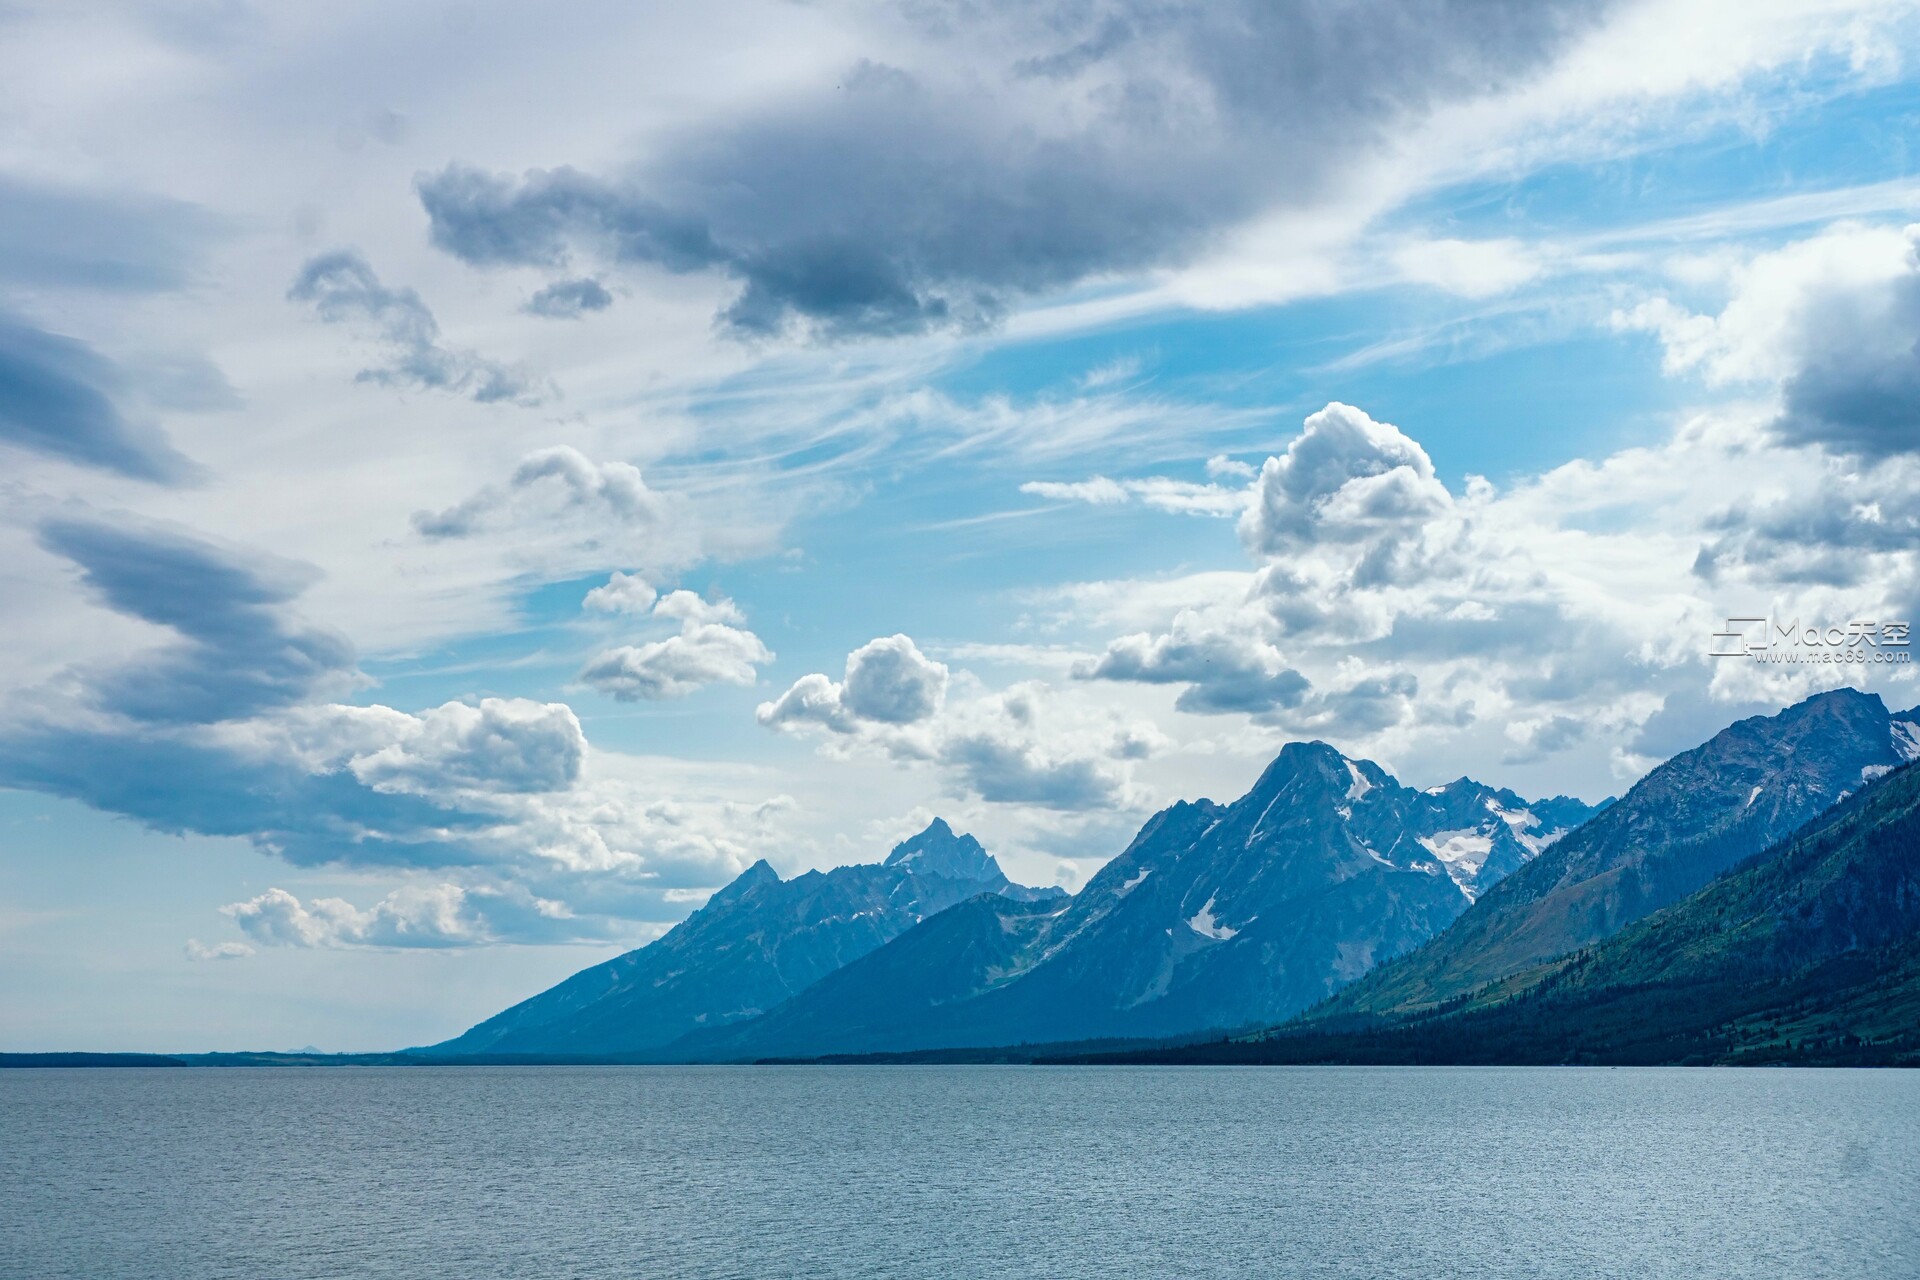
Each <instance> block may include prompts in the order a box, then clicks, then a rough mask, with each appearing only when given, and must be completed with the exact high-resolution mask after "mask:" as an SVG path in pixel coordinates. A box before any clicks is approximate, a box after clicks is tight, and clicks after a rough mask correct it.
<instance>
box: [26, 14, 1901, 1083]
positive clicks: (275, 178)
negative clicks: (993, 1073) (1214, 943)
mask: <svg viewBox="0 0 1920 1280" xmlns="http://www.w3.org/2000/svg"><path fill="white" fill-rule="evenodd" d="M1917 9H1920V5H1916V4H1912V3H1892V2H1887V3H1880V2H1877V0H1859V2H1857V3H1855V2H1848V0H1828V2H1815V0H1801V2H1794V3H1787V2H1782V0H1742V2H1740V3H1733V2H1731V0H1662V2H1660V3H1567V2H1563V0H1481V2H1477V3H1470V2H1468V0H1453V2H1449V0H1376V2H1374V3H1367V4H1347V3H1334V2H1333V0H1292V2H1289V3H1281V4H1266V3H1261V4H1251V3H1249V4H1241V3H1237V2H1235V0H1222V2H1216V3H1210V4H1204V5H1200V4H1194V5H1182V4H1162V3H1152V4H1146V3H1139V2H1137V0H1072V2H1070V3H1062V4H1058V5H1053V6H1030V5H1012V4H1005V5H1003V4H997V3H993V2H992V0H967V2H959V0H956V2H954V3H940V2H939V0H911V2H909V3H904V4H897V5H872V4H846V3H834V2H831V0H823V2H821V3H809V4H797V3H755V2H742V3H737V4H730V5H706V6H634V5H625V4H612V3H594V2H586V3H581V4H576V5H571V6H567V7H566V8H565V9H564V10H563V11H556V10H554V9H552V8H551V7H549V6H535V5H526V4H518V5H514V4H503V3H482V2H479V0H472V2H468V0H461V2H457V3H456V2H443V0H423V2H422V3H418V4H410V5H404V6H396V5H391V4H379V5H377V4H370V3H357V2H355V0H334V2H333V3H328V4H317V3H303V2H300V0H287V2H283V3H275V4H271V5H268V4H251V3H246V2H245V0H206V2H200V0H154V2H152V3H137V2H135V0H125V2H124V3H108V2H99V3H89V2H86V0H81V2H75V0H61V2H60V3H40V2H38V0H13V2H10V3H5V4H0V1050H36V1049H75V1050H83V1049H85V1050H91V1049H123V1050H159V1051H167V1050H178V1051H186V1050H198V1049H212V1048H224V1049H293V1048H301V1047H307V1046H316V1047H319V1048H322V1049H327V1050H336V1051H358V1050H381V1049H392V1048H397V1047H401V1046H405V1045H412V1044H423V1043H431V1042H434V1041H437V1040H440V1039H444V1038H446V1037H448V1036H451V1035H454V1034H457V1033H458V1032H459V1031H461V1030H463V1029H464V1028H465V1027H467V1026H469V1025H471V1024H472V1023H474V1022H476V1021H478V1020H480V1019H482V1018H484V1017H486V1016H488V1015H490V1014H492V1013H494V1012H496V1011H498V1010H499V1009H500V1008H503V1007H505V1006H506V1005H508V1004H511V1003H513V1002H515V1001H517V1000H519V999H521V998H524V997H525V996H527V995H529V994H532V993H533V992H534V991H536V990H539V989H541V988H542V987H544V986H546V985H548V984H550V983H552V982H554V981H557V980H559V979H560V978H562V977H564V976H566V975H567V974H569V973H572V972H574V971H575V970H577V969H580V968H582V967H585V966H586V965H588V964H591V963H595V962H597V961H599V960H601V959H604V958H606V957H609V956H611V955H614V954H618V953H619V952H620V951H622V950H625V949H627V948H630V947H632V946H635V945H640V944H643V943H644V942H646V941H648V940H650V939H651V938H653V937H656V936H658V935H659V934H660V933H661V932H662V931H664V930H665V929H666V928H668V927H670V926H671V925H672V923H673V922H675V921H676V920H678V919H681V918H683V917H684V916H685V915H686V914H687V913H688V912H690V911H692V910H694V909H695V908H697V907H698V906H699V905H700V903H701V902H703V901H704V900H705V898H706V896H707V895H708V894H710V893H711V892H712V891H713V890H714V889H716V888H718V887H719V886H721V885H723V884H725V883H726V882H727V881H728V880H730V879H731V878H732V877H733V876H735V875H737V874H738V873H739V872H740V871H742V870H744V869H745V868H746V867H747V866H749V865H750V864H751V863H753V862H754V861H755V860H756V859H759V858H762V857H764V858H766V859H767V860H768V861H770V862H771V863H772V864H773V866H774V867H775V868H776V869H777V870H779V871H780V873H781V874H782V875H793V874H797V873H800V872H803V871H805V870H807V869H810V868H829V867H833V866H836V865H841V864H845V863H849V862H859V861H872V860H876V859H878V858H880V857H882V856H883V855H884V854H885V852H886V850H887V849H888V848H889V847H890V846H891V845H892V844H893V843H894V842H895V841H897V840H899V839H901V838H903V837H904V836H906V835H908V834H910V833H911V832H913V831H915V830H917V829H919V828H920V827H922V826H924V825H925V824H926V823H927V822H928V821H929V820H930V819H931V818H932V817H934V816H936V815H938V816H943V817H945V818H947V819H948V820H949V821H950V822H952V823H953V824H954V825H955V827H956V828H957V829H961V830H967V831H972V832H973V833H975V834H976V835H977V836H979V838H980V839H981V840H982V841H983V842H984V843H985V844H986V846H987V848H988V849H989V851H991V852H993V853H994V854H995V855H997V856H998V857H999V858H1000V860H1001V862H1002V864H1003V866H1004V867H1005V868H1006V870H1007V871H1008V873H1009V874H1010V875H1011V876H1012V877H1013V878H1014V879H1016V880H1020V881H1023V882H1026V883H1032V884H1061V885H1064V886H1066V887H1067V888H1069V889H1072V888H1075V887H1077V886H1078V885H1080V884H1082V883H1084V882H1085V880H1086V879H1087V877H1088V876H1090V875H1091V874H1092V873H1093V872H1094V871H1095V870H1097V869H1098V867H1099V866H1100V865H1101V864H1102V863H1103V862H1104V861H1105V860H1106V859H1107V858H1110V857H1112V856H1113V855H1115V854H1116V853H1118V852H1119V851H1120V850H1121V849H1123V848H1124V847H1125V845H1126V843H1127V841H1128V840H1129V839H1130V837H1131V835H1132V833H1133V832H1134V831H1135V830H1137V829H1138V827H1139V826H1140V825H1141V823H1142V822H1143V821H1144V820H1145V819H1146V818H1147V817H1148V816H1149V815H1150V814H1151V813H1153V812H1154V811H1155V810H1156V809H1158V808H1160V807H1162V806H1164V805H1166V804H1169V803H1171V802H1173V801H1175V800H1178V799H1192V798H1197V797H1199V796H1209V797H1212V798H1215V799H1219V800H1229V799H1232V798H1233V797H1236V796H1238V795H1239V794H1241V793H1242V792H1243V791H1244V790H1245V789H1246V788H1247V786H1248V785H1249V784H1250V783H1251V782H1252V780H1253V779H1254V778H1255V777H1256V776H1257V775H1258V773H1259V771H1260V769H1261V767H1262V766H1263V765H1264V764H1265V763H1266V762H1267V761H1268V760H1270V759H1271V758H1272V757H1273V755H1275V754H1276V753H1277V751H1278V750H1279V747H1280V746H1281V745H1282V744H1283V743H1285V742H1287V741H1290V740H1296V739H1322V740H1325V741H1328V742H1331V743H1333V744H1334V745H1335V746H1337V747H1339V748H1340V749H1341V750H1343V751H1345V752H1347V753H1348V754H1350V755H1353V756H1356V757H1365V758H1369V759H1373V760H1376V761H1378V762H1379V763H1380V764H1381V765H1383V766H1384V767H1385V768H1387V769H1388V770H1390V771H1391V772H1393V773H1394V774H1395V775H1396V776H1397V777H1399V778H1401V779H1402V780H1403V781H1405V782H1407V783H1409V784H1411V785H1418V786H1428V785H1434V784H1437V783H1441V782H1445V781H1449V780H1451V779H1453V778H1456V777H1459V776H1461V775H1463V774H1465V775H1468V776H1472V777H1474V778H1476V779H1479V780H1481V781H1485V782H1488V783H1492V784H1494V785H1500V786H1507V787H1511V788H1513V789H1514V790H1516V791H1519V792H1520V793H1521V794H1523V795H1525V796H1529V797H1540V796H1548V795H1555V794H1572V795H1577V796H1580V797H1582V798H1585V799H1587V800H1598V799H1600V798H1601V797H1603V796H1606V795H1609V794H1617V793H1618V792H1620V791H1621V790H1623V789H1625V788H1626V787H1628V786H1631V785H1632V783H1633V782H1634V780H1635V779H1637V778H1638V777H1639V776H1641V775H1642V774H1644V773H1645V772H1646V771H1647V770H1648V769H1649V768H1651V767H1653V766H1654V765H1655V764H1657V763H1659V761H1661V760H1663V759H1665V758H1667V757H1668V756H1670V755H1671V754H1673V753H1674V752H1676V751H1679V750H1682V749H1685V748H1686V747H1689V746H1692V745H1694V744H1696V743H1698V742H1700V741H1702V740H1704V739H1705V738H1706V737H1708V736H1710V735H1711V734H1712V733H1713V732H1715V731H1716V730H1718V729H1719V728H1721V727H1724V726H1725V725H1726V724H1728V723H1730V722H1731V721H1733V720H1735V719H1738V718H1740V717H1742V716H1745V715H1751V714H1757V713H1762V712H1771V711H1773V710H1776V709H1778V708H1779V707H1781V706H1783V705H1785V704H1787V703H1790V702H1793V701H1796V700H1798V699H1799V698H1801V697H1804V696H1806V695H1807V694H1808V693H1810V692H1813V691H1816V690H1818V689H1821V688H1826V687H1831V686H1834V685H1837V684H1843V683H1845V684H1853V685H1857V686H1860V687H1864V688H1869V689H1872V690H1875V691H1877V692H1879V693H1881V694H1882V696H1883V697H1885V699H1886V700H1887V701H1888V703H1889V704H1890V705H1892V706H1894V707H1896V708H1905V707H1909V706H1912V705H1913V704H1915V703H1916V702H1920V689H1917V688H1916V682H1915V680H1914V678H1913V674H1912V668H1911V667H1910V666H1907V665H1905V664H1903V663H1900V662H1898V661H1895V660H1894V659H1896V658H1898V657H1899V656H1900V652H1899V651H1900V649H1901V646H1900V645H1899V644H1898V638H1899V632H1898V630H1897V624H1899V623H1902V622H1905V621H1906V620H1908V619H1910V618H1911V617H1912V616H1913V615H1914V614H1915V613H1920V355H1916V352H1917V351H1920V347H1917V346H1916V344H1917V343H1920V247H1917V246H1920V175H1917V174H1916V163H1915V157H1914V155H1912V154H1911V151H1912V149H1913V141H1912V140H1914V139H1916V138H1920V12H1917V11H1916V10H1917ZM1729 618H1763V619H1768V620H1770V621H1771V622H1773V623H1774V624H1775V625H1784V624H1786V623H1789V622H1798V623H1800V624H1802V626H1803V627H1813V628H1816V629H1819V630H1820V631H1821V632H1822V633H1823V634H1824V631H1825V629H1826V628H1829V627H1837V628H1843V629H1846V630H1848V631H1849V633H1854V632H1858V631H1860V630H1861V628H1859V627H1857V626H1856V624H1859V623H1863V622H1864V623H1866V624H1869V625H1868V626H1867V627H1866V628H1865V630H1866V631H1867V632H1869V633H1871V634H1872V635H1874V636H1875V637H1877V639H1876V640H1875V642H1874V644H1873V646H1871V651H1872V652H1873V653H1875V654H1881V655H1884V657H1885V659H1886V660H1884V661H1879V662H1865V661H1861V662H1846V663H1829V664H1820V663H1814V662H1801V663H1772V664H1769V663H1764V662H1758V661H1751V660H1747V658H1746V657H1740V656H1736V657H1735V658H1734V659H1732V660H1729V659H1727V658H1723V657H1717V656H1715V645H1716V643H1718V642H1716V641H1715V640H1714V639H1713V637H1714V635H1715V633H1725V632H1726V630H1727V624H1726V620H1727V619H1729ZM1888 624H1895V626H1894V628H1892V629H1890V628H1889V626H1888ZM1802 634H1803V633H1802ZM1881 641H1884V642H1885V647H1884V648H1882V647H1881ZM1853 647H1854V648H1855V649H1856V650H1857V651H1858V652H1860V653H1862V654H1866V653H1868V652H1869V647H1866V646H1861V645H1858V644H1856V645H1854V646H1853Z"/></svg>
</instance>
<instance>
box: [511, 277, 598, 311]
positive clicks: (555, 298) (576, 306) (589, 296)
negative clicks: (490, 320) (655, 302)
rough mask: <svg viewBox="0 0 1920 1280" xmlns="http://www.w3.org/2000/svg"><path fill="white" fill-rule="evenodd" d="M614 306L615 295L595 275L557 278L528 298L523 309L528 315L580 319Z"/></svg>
mask: <svg viewBox="0 0 1920 1280" xmlns="http://www.w3.org/2000/svg"><path fill="white" fill-rule="evenodd" d="M612 305H613V295H612V294H611V293H608V292H607V288H606V286H605V285H603V284H601V283H600V282H599V281H598V280H594V279H592V278H587V279H582V280H555V281H554V282H553V283H552V284H550V285H548V286H547V287H546V288H544V289H542V290H540V291H539V292H538V293H536V294H534V295H533V296H532V297H531V298H528V299H527V305H526V306H525V307H523V308H521V309H522V310H523V311H525V312H527V313H528V314H529V315H536V316H545V317H546V318H547V319H549V320H578V319H580V317H582V316H584V315H585V314H586V313H587V312H589V311H605V310H606V309H607V308H608V307H610V306H612Z"/></svg>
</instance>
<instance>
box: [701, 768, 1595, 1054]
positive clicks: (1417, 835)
mask: <svg viewBox="0 0 1920 1280" xmlns="http://www.w3.org/2000/svg"><path fill="white" fill-rule="evenodd" d="M1591 812H1593V810H1592V809H1590V808H1589V807H1588V806H1586V805H1584V804H1582V803H1581V802H1579V801H1577V800H1570V799H1566V798H1564V797H1562V798H1558V799H1555V800H1553V801H1549V802H1545V803H1543V804H1539V805H1530V804H1529V803H1528V802H1526V801H1524V800H1522V799H1521V798H1520V797H1518V796H1516V795H1514V794H1513V793H1512V792H1509V791H1496V790H1494V789H1492V788H1488V787H1485V786H1482V785H1481V784H1478V783H1475V782H1472V781H1470V780H1467V779H1464V778H1463V779H1461V780H1459V781H1458V782H1454V783H1450V784H1448V785H1447V786H1444V787H1436V788H1433V789H1431V790H1429V791H1417V790H1414V789H1413V788H1410V787H1405V786H1402V785H1400V784H1399V783H1398V782H1396V781H1395V780H1394V779H1393V778H1392V777H1390V776H1389V775H1388V774H1387V773H1386V772H1385V771H1384V770H1383V769H1381V768H1380V766H1378V765H1376V764H1373V763H1372V762H1370V761H1364V760H1350V759H1348V758H1347V757H1345V756H1343V755H1341V754H1340V753H1339V752H1338V751H1336V750H1335V749H1334V748H1332V747H1330V746H1327V745H1326V744H1325V743H1318V742H1315V743H1293V744H1291V745H1289V746H1288V747H1287V748H1286V749H1285V750H1283V751H1282V752H1281V753H1280V756H1279V758H1278V759H1276V760H1275V761H1274V762H1273V764H1272V765H1270V766H1269V767H1268V769H1267V770H1266V772H1265V773H1264V774H1262V776H1261V778H1260V780H1259V781H1258V782H1257V783H1256V784H1255V785H1254V787H1253V789H1252V790H1251V791H1249V792H1248V793H1247V794H1246V795H1245V796H1243V797H1242V798H1241V799H1240V800H1238V801H1236V802H1235V803H1233V804H1231V805H1219V804H1215V803H1213V802H1212V801H1207V800H1202V801H1199V802H1197V803H1182V804H1177V805H1174V806H1173V807H1172V808H1170V809H1167V810H1165V811H1163V812H1161V813H1159V814H1157V815H1155V816H1154V818H1153V819H1151V820H1150V821H1149V822H1148V823H1147V824H1146V826H1145V827H1144V828H1142V830H1141V831H1140V833H1139V835H1138V836H1137V837H1135V839H1134V841H1133V843H1132V845H1130V846H1129V847H1128V848H1127V850H1126V851H1125V852H1124V853H1122V854H1121V855H1120V856H1119V857H1118V858H1115V859H1114V860H1113V861H1112V862H1110V863H1108V864H1107V866H1105V867H1104V868H1102V869H1101V871H1100V872H1099V874H1097V875H1096V876H1094V877H1093V879H1092V880H1091V881H1089V883H1088V884H1087V886H1086V888H1085V889H1083V890H1082V891H1081V892H1080V893H1079V894H1078V895H1077V896H1076V897H1074V898H1073V899H1072V900H1071V901H1070V902H1065V903H1042V904H1029V903H1019V902H1012V901H1007V900H1004V899H1002V900H995V899H976V900H974V901H971V902H968V903H965V904H963V905H962V906H960V907H958V908H956V909H955V910H952V911H949V912H946V913H944V914H942V915H939V916H936V917H933V918H930V919H928V920H927V921H926V922H925V923H923V924H921V925H919V926H917V927H916V928H914V929H911V930H908V931H907V932H905V933H904V934H902V935H901V936H900V937H899V938H896V939H895V940H894V941H892V942H891V943H889V944H888V945H887V946H885V947H882V948H879V949H877V950H875V951H873V952H872V953H871V954H869V955H866V956H865V957H863V958H861V959H860V960H857V961H855V962H853V963H851V964H849V965H847V966H846V967H845V968H844V969H841V970H839V971H838V972H836V973H834V974H833V975H832V976H831V977H829V978H826V979H823V980H822V981H821V982H819V983H818V984H816V985H815V986H813V987H811V988H809V989H808V990H807V991H806V992H804V993H802V994H801V995H799V996H797V997H796V998H795V999H793V1000H790V1001H788V1002H787V1003H786V1004H784V1005H782V1006H780V1007H779V1008H777V1009H774V1010H772V1011H771V1012H769V1013H768V1014H767V1015H765V1016H764V1017H761V1018H758V1019H754V1020H753V1021H751V1022H743V1023H741V1024H739V1025H737V1026H733V1027H729V1028H727V1029H725V1030H724V1031H719V1032H705V1031H703V1032H700V1033H696V1034H695V1035H693V1036H690V1037H689V1038H688V1039H687V1040H685V1041H683V1042H681V1044H680V1045H678V1046H675V1049H676V1050H677V1051H679V1052H680V1053H681V1054H683V1056H688V1057H717V1058H737V1057H761V1056H790V1055H814V1054H822V1053H849V1052H870V1051H879V1050H895V1049H908V1048H928V1047H939V1046H953V1045H993V1044H1008V1043H1015V1042H1019V1041H1037V1040H1046V1041H1059V1040H1067V1039H1076V1038H1091V1037H1102V1036H1140V1035H1164V1034H1174V1033H1178V1032H1182V1031H1188V1030H1197V1029H1201V1028H1207V1027H1228V1026H1244V1025H1250V1024H1256V1023H1259V1022H1262V1021H1272V1020H1277V1019H1279V1018H1283V1017H1285V1016H1287V1015H1288V1014H1291V1013H1293V1012H1295V1011H1297V1010H1299V1009H1301V1008H1304V1007H1306V1006H1307V1005H1309V1004H1312V1003H1313V1002H1314V1001H1316V1000H1319V999H1322V998H1323V997H1325V996H1326V995H1327V994H1328V993H1329V992H1331V991H1334V990H1336V989H1337V988H1339V987H1340V986H1342V985H1344V984H1346V983H1348V982H1351V981H1353V980H1354V979H1355V978H1357V977H1359V976H1360V975H1361V974H1363V973H1365V972H1366V971H1367V970H1368V969H1369V968H1371V967H1372V966H1373V965H1375V964H1377V963H1379V962H1380V961H1382V960H1384V959H1388V958H1390V957H1393V956H1396V955H1399V954H1401V953H1403V952H1405V951H1408V950H1410V949H1412V948H1413V947H1416V946H1418V945H1419V944H1420V943H1421V942H1423V941H1425V940H1426V939H1427V938H1430V937H1432V936H1433V935H1434V934H1435V933H1437V932H1438V931H1439V930H1441V929H1443V928H1445V927H1446V926H1447V925H1448V924H1449V923H1451V922H1452V921H1453V919H1454V918H1455V917H1456V916H1458V915H1459V914H1460V913H1461V912H1462V911H1463V910H1465V909H1466V908H1467V907H1468V905H1469V903H1470V902H1471V901H1472V900H1473V898H1474V896H1475V895H1477V894H1479V893H1480V892H1482V891H1484V890H1485V888H1486V887H1487V886H1488V885H1489V884H1491V883H1493V882H1495V881H1497V880H1498V879H1499V878H1500V877H1501V876H1502V875H1504V874H1506V873H1507V872H1509V871H1511V870H1512V869H1513V868H1515V867H1519V866H1522V865H1524V864H1525V863H1526V862H1527V861H1528V860H1529V859H1531V858H1533V857H1534V856H1535V855H1536V854H1537V853H1539V852H1540V851H1541V850H1542V849H1545V848H1547V847H1548V846H1549V845H1550V844H1551V843H1552V841H1553V840H1555V839H1556V838H1557V837H1559V836H1560V835H1561V834H1562V833H1563V832H1564V831H1565V830H1566V829H1567V828H1568V827H1571V826H1573V825H1576V824H1578V823H1579V822H1580V821H1582V820H1583V819H1585V818H1586V817H1587V816H1588V815H1589V814H1590V813H1591Z"/></svg>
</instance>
